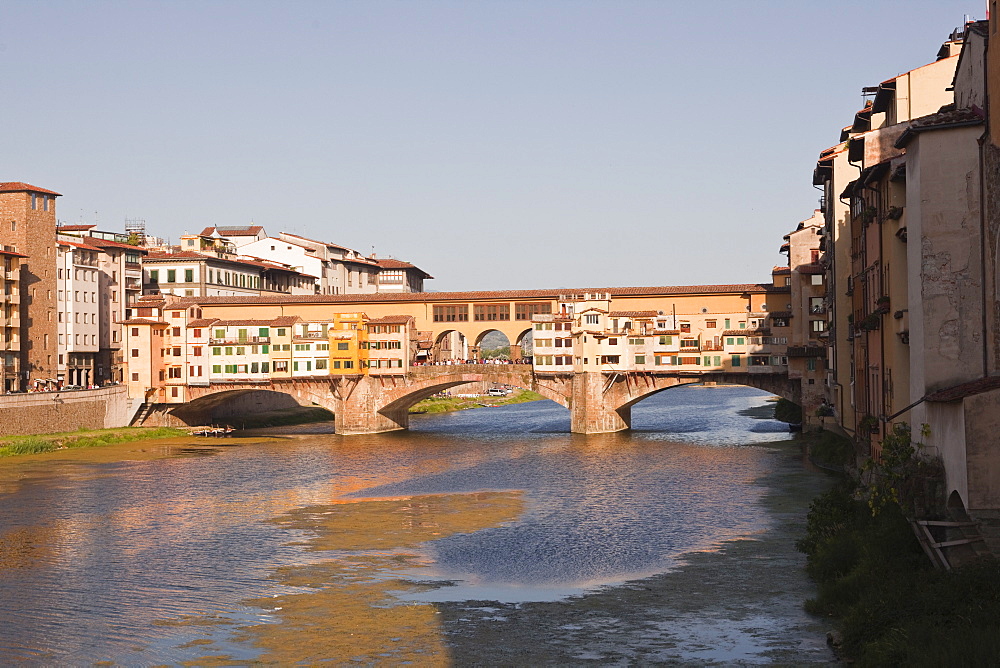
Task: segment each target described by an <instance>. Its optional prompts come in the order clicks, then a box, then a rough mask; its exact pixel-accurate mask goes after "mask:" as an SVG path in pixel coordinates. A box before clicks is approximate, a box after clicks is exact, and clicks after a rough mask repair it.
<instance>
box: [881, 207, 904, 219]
mask: <svg viewBox="0 0 1000 668" xmlns="http://www.w3.org/2000/svg"><path fill="white" fill-rule="evenodd" d="M902 215H903V207H901V206H891V207H889V210H888V211H886V212H885V217H886V220H899V219H900V218H901V217H902Z"/></svg>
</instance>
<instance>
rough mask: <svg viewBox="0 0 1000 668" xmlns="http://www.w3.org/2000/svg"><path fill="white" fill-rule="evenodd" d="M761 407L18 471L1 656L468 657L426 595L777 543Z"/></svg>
mask: <svg viewBox="0 0 1000 668" xmlns="http://www.w3.org/2000/svg"><path fill="white" fill-rule="evenodd" d="M761 401H762V400H761V398H760V394H759V393H757V392H754V391H751V390H747V389H746V388H715V389H711V390H708V389H684V390H671V391H668V392H665V393H662V394H660V395H657V397H654V398H652V399H650V400H648V402H644V403H642V404H639V405H638V406H636V407H635V409H634V412H633V421H634V426H635V430H634V431H633V432H631V433H627V434H610V435H601V436H576V435H571V434H567V433H566V431H568V426H569V418H568V414H567V412H566V411H565V409H563V408H562V407H560V406H558V405H556V404H553V403H551V402H537V403H534V404H529V405H521V406H510V407H501V408H495V409H485V410H477V411H467V412H463V413H455V414H446V415H440V416H424V417H421V418H416V419H414V421H413V425H412V430H411V431H410V432H407V433H394V434H384V435H375V436H363V437H351V438H342V437H337V436H331V435H309V436H302V437H294V438H285V439H256V440H249V441H244V442H240V441H237V442H236V445H237V447H226V448H222V447H215V448H210V449H206V448H204V447H201V446H198V445H196V444H195V442H193V441H191V442H187V441H182V442H177V443H173V444H169V445H163V444H161V445H160V446H157V447H159V448H160V449H161V451H160V452H145V453H144V454H140V453H138V452H137V453H136V457H137V458H138V460H130V461H113V458H114V453H115V452H116V451H115V450H114V449H100V450H95V451H93V453H94V459H93V461H88V460H87V459H86V457H87V453H77V454H74V455H73V457H75V458H76V460H75V461H69V460H66V461H58V460H52V459H48V460H38V461H37V462H35V463H26V464H17V465H14V464H12V465H11V466H6V465H5V466H4V472H3V473H2V474H0V480H2V482H3V487H2V488H0V493H2V495H3V496H2V497H0V498H2V503H0V527H2V529H0V600H3V601H4V605H3V606H0V659H2V660H4V662H5V663H9V662H12V661H24V660H29V661H34V662H38V663H75V662H81V661H83V662H90V661H101V660H107V661H113V662H117V663H122V664H137V663H155V662H174V663H180V662H184V661H194V662H198V663H212V662H220V663H224V662H228V661H250V660H258V659H261V660H266V661H276V662H280V663H284V662H291V661H293V660H295V661H306V662H312V661H318V660H321V659H324V658H330V657H336V658H340V659H344V660H349V659H353V660H357V661H362V662H374V661H379V660H386V661H392V662H400V661H404V660H410V661H415V662H419V663H421V664H424V663H428V662H435V661H446V660H447V659H448V650H447V647H446V644H445V642H444V640H443V637H442V635H441V632H440V628H439V626H440V625H439V623H438V621H437V615H436V614H435V612H436V610H435V607H434V606H433V605H430V604H427V603H426V601H434V600H459V599H465V598H487V599H497V600H504V599H506V600H520V601H523V600H537V599H540V598H541V599H553V598H557V597H559V596H563V595H566V594H567V593H572V592H579V591H581V590H582V589H583V588H590V587H594V586H598V585H603V584H608V583H615V582H621V581H622V580H625V579H630V578H635V577H641V576H644V575H647V574H651V573H658V572H662V571H664V570H666V569H668V568H670V567H671V566H672V565H673V564H675V563H676V561H677V559H678V558H679V557H680V556H681V555H683V554H685V553H689V552H692V551H697V550H705V549H710V548H712V547H713V546H716V545H718V544H719V543H720V542H721V541H725V540H728V539H731V538H734V537H740V536H750V535H755V534H758V533H759V532H761V531H763V530H765V529H766V528H767V527H768V520H767V518H766V515H765V514H764V513H763V512H762V510H761V509H760V508H759V507H758V506H757V504H756V503H755V501H756V500H757V499H758V498H759V497H760V494H761V489H760V488H759V487H758V485H757V483H756V482H755V481H756V480H758V479H759V477H760V476H761V475H762V474H763V473H765V472H766V471H767V470H768V468H769V466H770V460H769V454H768V450H767V449H765V448H760V447H754V446H751V447H747V445H748V444H762V443H763V444H766V443H767V442H770V441H774V440H777V439H779V438H782V437H784V436H786V435H787V434H784V433H778V431H777V424H775V423H770V424H769V423H767V422H762V421H759V420H754V419H752V418H750V417H747V416H741V415H740V414H739V411H741V410H744V409H746V408H749V407H752V406H755V405H759V404H760V403H761ZM762 426H765V430H764V431H763V432H761V431H759V430H760V428H761V427H762ZM123 447H126V446H123ZM129 447H134V446H129ZM146 447H149V448H150V450H152V449H153V448H152V447H151V446H148V445H147V446H146ZM206 451H209V452H211V453H212V454H211V456H202V455H201V453H204V452H206ZM194 452H197V453H199V455H197V456H195V455H194V454H193V453H194ZM156 457H160V458H156ZM81 458H82V459H81ZM421 601H424V602H421ZM351 634H354V635H351Z"/></svg>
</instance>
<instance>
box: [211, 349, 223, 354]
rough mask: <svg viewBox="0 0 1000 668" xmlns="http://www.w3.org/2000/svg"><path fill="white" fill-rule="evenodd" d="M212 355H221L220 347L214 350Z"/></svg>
mask: <svg viewBox="0 0 1000 668" xmlns="http://www.w3.org/2000/svg"><path fill="white" fill-rule="evenodd" d="M212 354H213V355H221V354H222V348H219V347H215V348H212Z"/></svg>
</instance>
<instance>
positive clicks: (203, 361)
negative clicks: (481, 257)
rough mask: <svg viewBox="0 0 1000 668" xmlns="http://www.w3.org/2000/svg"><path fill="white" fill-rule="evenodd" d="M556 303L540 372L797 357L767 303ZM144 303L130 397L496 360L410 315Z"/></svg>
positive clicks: (159, 399)
mask: <svg viewBox="0 0 1000 668" xmlns="http://www.w3.org/2000/svg"><path fill="white" fill-rule="evenodd" d="M762 308H763V307H762ZM553 310H554V311H555V312H554V313H539V314H534V315H533V316H532V321H531V327H532V331H531V334H532V336H531V337H530V338H531V339H532V340H533V352H534V354H533V355H531V356H525V357H524V358H522V359H520V360H516V361H521V362H526V363H533V365H534V370H535V371H536V372H538V373H573V372H576V373H580V372H587V371H596V372H624V371H660V372H670V371H704V372H708V371H711V372H719V371H734V372H741V373H747V372H751V373H752V372H754V371H759V372H767V373H773V372H781V371H783V370H784V369H785V368H786V365H787V358H786V356H785V348H786V346H785V344H786V342H787V340H786V339H785V338H784V337H779V336H773V335H772V333H771V329H770V322H769V319H768V314H767V313H766V311H765V310H761V311H760V312H754V311H745V310H744V311H742V312H740V311H732V312H726V313H702V314H700V317H693V316H691V315H682V316H677V315H676V314H670V315H665V314H664V312H663V311H652V310H648V311H616V310H613V309H612V298H611V295H610V294H608V293H583V294H580V295H564V296H560V299H559V302H558V306H557V308H556V309H553ZM133 314H134V315H133V316H132V317H131V318H130V319H128V320H125V321H124V322H122V323H121V324H122V326H123V331H124V337H125V349H126V350H127V351H128V357H127V359H128V377H127V379H126V382H127V384H128V386H129V394H130V396H132V397H136V398H139V397H141V398H142V399H143V401H145V402H148V403H183V402H185V401H187V391H186V388H188V387H192V386H195V387H196V386H206V385H210V384H218V383H254V382H259V383H268V382H270V381H271V380H274V379H288V378H317V377H325V376H338V375H366V376H380V375H401V374H404V373H406V371H407V369H408V368H409V367H411V366H415V365H425V364H448V363H468V362H480V361H485V360H479V359H474V358H473V359H470V358H469V357H468V354H469V347H468V346H464V345H462V341H461V340H460V339H461V337H459V336H457V335H456V333H455V332H447V331H446V332H442V333H438V334H437V335H435V333H434V332H428V331H420V330H418V329H417V328H416V323H415V319H414V318H413V317H412V316H409V315H395V316H393V315H389V316H381V317H378V318H369V317H368V316H367V315H366V314H365V313H364V312H360V311H353V312H332V313H329V314H328V316H327V317H324V318H322V319H318V318H315V317H313V318H310V319H308V320H307V319H304V318H302V317H300V316H298V315H283V316H279V317H276V318H257V319H254V318H252V317H251V318H245V319H232V318H214V317H206V315H205V313H204V309H203V307H202V305H201V304H199V303H197V302H193V301H191V300H190V299H187V300H183V299H176V298H171V297H170V296H163V297H160V296H149V297H143V298H142V299H141V300H139V302H137V303H136V304H135V308H134V310H133ZM248 314H249V315H253V312H252V311H249V312H248ZM474 352H477V351H474Z"/></svg>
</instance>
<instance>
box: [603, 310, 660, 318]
mask: <svg viewBox="0 0 1000 668" xmlns="http://www.w3.org/2000/svg"><path fill="white" fill-rule="evenodd" d="M659 315H660V313H659V311H611V312H609V313H608V317H610V318H656V317H658V316H659Z"/></svg>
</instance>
